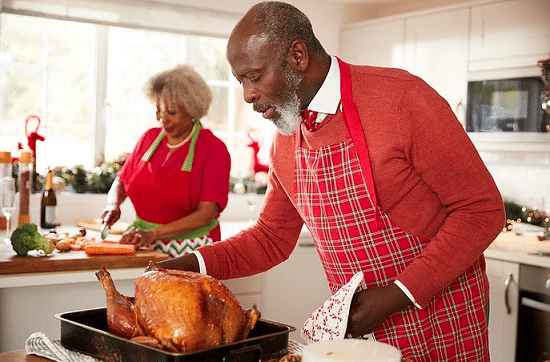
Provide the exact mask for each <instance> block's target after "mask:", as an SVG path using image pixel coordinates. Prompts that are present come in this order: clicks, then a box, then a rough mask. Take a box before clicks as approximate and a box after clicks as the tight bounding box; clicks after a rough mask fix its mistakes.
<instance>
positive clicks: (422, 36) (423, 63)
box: [404, 8, 469, 124]
mask: <svg viewBox="0 0 550 362" xmlns="http://www.w3.org/2000/svg"><path fill="white" fill-rule="evenodd" d="M468 21H469V9H467V8H463V9H456V10H447V11H441V12H435V13H428V14H422V15H418V16H411V17H408V18H407V19H406V32H405V51H404V58H405V60H404V68H405V69H407V70H408V71H409V72H411V73H413V74H415V75H417V76H419V77H421V78H422V79H424V80H425V81H426V82H427V83H428V84H429V85H430V86H432V87H433V88H434V89H435V90H436V91H437V92H438V93H439V94H441V96H443V98H445V99H446V100H447V102H448V103H449V105H450V106H451V107H452V109H453V111H454V112H455V114H456V116H457V117H458V119H459V120H460V122H461V123H462V124H465V115H466V96H467V90H468Z"/></svg>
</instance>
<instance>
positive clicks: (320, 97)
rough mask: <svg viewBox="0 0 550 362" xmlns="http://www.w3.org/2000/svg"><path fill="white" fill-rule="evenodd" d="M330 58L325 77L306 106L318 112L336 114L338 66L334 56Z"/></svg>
mask: <svg viewBox="0 0 550 362" xmlns="http://www.w3.org/2000/svg"><path fill="white" fill-rule="evenodd" d="M330 58H331V60H330V68H329V70H328V74H327V77H326V78H325V81H324V82H323V84H322V85H321V88H319V90H318V91H317V94H315V97H313V99H312V100H311V102H310V103H309V106H308V107H307V108H308V109H309V110H312V111H317V112H319V113H326V114H336V112H337V111H338V104H340V68H339V67H338V61H337V60H336V57H335V56H331V57H330Z"/></svg>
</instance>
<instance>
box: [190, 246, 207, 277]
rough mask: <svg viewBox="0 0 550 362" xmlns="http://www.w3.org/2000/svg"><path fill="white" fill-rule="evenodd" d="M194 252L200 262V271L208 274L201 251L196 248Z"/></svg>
mask: <svg viewBox="0 0 550 362" xmlns="http://www.w3.org/2000/svg"><path fill="white" fill-rule="evenodd" d="M193 254H195V256H196V257H197V261H198V262H199V273H201V274H204V275H206V264H204V259H203V258H202V255H201V253H199V251H198V250H195V251H194V252H193Z"/></svg>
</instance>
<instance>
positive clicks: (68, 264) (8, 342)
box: [0, 222, 261, 362]
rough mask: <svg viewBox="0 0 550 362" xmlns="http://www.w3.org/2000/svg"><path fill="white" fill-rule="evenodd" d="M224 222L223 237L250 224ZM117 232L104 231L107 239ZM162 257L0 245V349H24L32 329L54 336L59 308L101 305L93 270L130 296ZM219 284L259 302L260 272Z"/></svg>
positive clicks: (245, 301) (72, 229)
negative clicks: (25, 252)
mask: <svg viewBox="0 0 550 362" xmlns="http://www.w3.org/2000/svg"><path fill="white" fill-rule="evenodd" d="M224 224H225V225H226V227H224V228H223V229H224V230H222V233H223V234H225V236H226V237H227V236H229V235H231V234H233V233H235V232H237V231H239V230H240V229H242V228H244V227H246V226H247V225H248V224H249V223H245V222H226V223H224ZM222 227H223V226H222ZM77 230H78V228H77V227H76V226H73V227H71V226H67V227H60V228H58V232H68V233H72V232H76V231H77ZM88 233H89V234H88V235H87V236H89V237H95V238H96V239H98V238H99V233H98V232H95V231H91V230H88ZM0 237H2V240H3V237H4V233H3V232H1V231H0ZM119 237H120V236H119V235H109V237H108V239H110V240H116V239H117V238H119ZM166 258H168V256H167V255H165V254H163V253H160V252H157V251H153V250H139V251H137V252H136V254H134V255H125V256H122V255H104V256H88V255H86V253H85V252H83V251H69V252H66V253H60V252H58V251H55V252H54V253H53V254H51V255H48V256H34V257H32V256H28V257H18V256H16V254H15V252H14V251H13V250H12V249H11V246H6V245H3V246H2V247H1V248H0V353H2V352H7V351H16V350H20V349H22V348H24V343H25V340H26V339H27V338H28V337H29V335H31V334H32V333H34V332H43V333H44V334H46V335H47V336H48V337H50V338H52V339H56V338H59V335H60V326H59V320H57V319H56V318H55V317H54V316H55V315H56V314H58V313H65V312H69V311H75V310H83V309H92V308H99V307H104V306H105V291H104V290H103V288H102V287H101V284H100V283H99V282H98V280H97V277H96V275H95V272H96V271H97V270H99V269H100V268H101V267H106V268H107V269H108V270H109V273H110V274H111V277H112V279H113V281H114V282H115V285H116V288H117V290H118V291H119V292H120V293H122V294H124V295H134V283H135V280H136V279H137V278H138V277H139V276H140V275H142V274H143V271H144V269H145V267H146V266H147V265H148V263H149V261H151V260H152V261H160V260H164V259H166ZM224 284H226V286H227V287H228V288H229V289H230V290H231V291H232V292H233V293H234V294H235V296H236V297H237V299H238V300H239V302H240V303H241V305H243V306H245V307H246V308H250V307H252V306H254V305H258V304H259V303H260V302H259V300H260V293H261V276H252V277H248V278H241V279H233V280H229V281H224ZM27 358H30V357H27ZM24 360H25V359H21V360H14V361H24ZM27 360H28V359H27ZM0 361H1V362H3V361H4V359H3V358H0ZM32 361H33V362H34V361H37V360H32Z"/></svg>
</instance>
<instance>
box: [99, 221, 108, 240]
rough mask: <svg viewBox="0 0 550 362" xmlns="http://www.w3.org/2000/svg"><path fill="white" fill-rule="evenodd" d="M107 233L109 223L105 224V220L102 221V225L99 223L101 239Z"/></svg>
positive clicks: (104, 237) (105, 236)
mask: <svg viewBox="0 0 550 362" xmlns="http://www.w3.org/2000/svg"><path fill="white" fill-rule="evenodd" d="M107 235H109V224H107V221H103V225H101V240H105V239H106V238H107Z"/></svg>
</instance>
